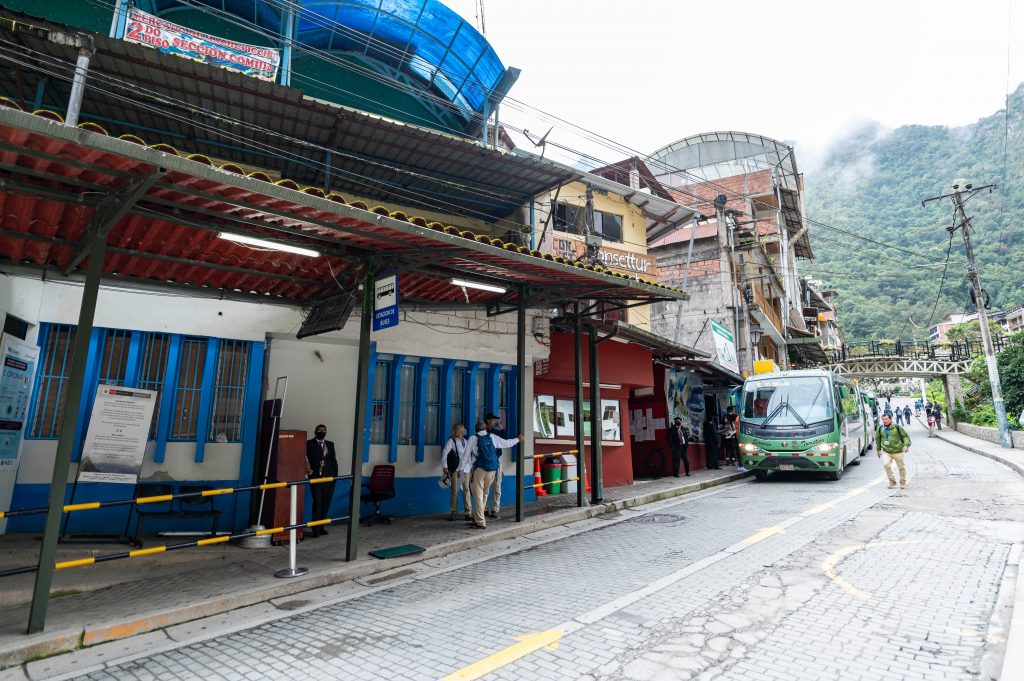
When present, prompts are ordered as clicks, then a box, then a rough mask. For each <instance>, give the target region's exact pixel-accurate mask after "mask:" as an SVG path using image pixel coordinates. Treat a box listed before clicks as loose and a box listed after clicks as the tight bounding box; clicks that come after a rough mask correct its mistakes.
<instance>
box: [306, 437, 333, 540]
mask: <svg viewBox="0 0 1024 681" xmlns="http://www.w3.org/2000/svg"><path fill="white" fill-rule="evenodd" d="M313 433H314V438H313V439H312V440H307V441H306V477H309V478H328V477H337V475H338V457H337V455H336V454H335V452H334V443H333V442H331V441H330V440H328V439H327V426H325V425H324V424H322V423H321V424H320V425H318V426H317V427H316V428H315V429H314V430H313ZM334 485H335V483H334V481H331V482H320V483H317V484H315V485H310V486H309V491H310V494H312V495H313V511H312V516H313V520H323V519H325V518H329V517H330V515H329V514H330V511H331V499H332V498H333V497H334ZM325 534H327V530H326V529H324V527H323V526H320V527H314V528H312V529H311V530H310V531H309V534H308V535H307V536H308V537H310V538H313V539H315V538H316V537H319V536H322V535H325Z"/></svg>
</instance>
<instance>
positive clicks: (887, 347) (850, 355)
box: [826, 336, 1009, 362]
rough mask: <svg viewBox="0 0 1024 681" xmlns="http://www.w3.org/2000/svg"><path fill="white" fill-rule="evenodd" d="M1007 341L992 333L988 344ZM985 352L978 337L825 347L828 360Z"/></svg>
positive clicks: (1001, 344) (958, 355) (997, 345)
mask: <svg viewBox="0 0 1024 681" xmlns="http://www.w3.org/2000/svg"><path fill="white" fill-rule="evenodd" d="M1008 343H1009V337H1008V336H993V337H992V345H993V346H994V347H995V351H996V352H999V351H1000V350H1002V349H1003V348H1005V347H1006V346H1007V344H1008ZM984 354H985V348H984V346H983V345H982V342H981V339H980V338H969V339H966V340H960V341H952V342H949V341H945V342H944V341H938V342H931V341H904V340H898V341H866V342H863V343H847V344H845V345H843V346H842V347H840V348H838V349H832V350H826V355H827V356H828V358H829V361H831V362H843V361H846V360H856V359H865V358H871V357H898V358H904V359H916V358H920V359H950V360H953V361H955V362H959V361H963V360H968V359H971V358H972V357H979V356H981V355H984Z"/></svg>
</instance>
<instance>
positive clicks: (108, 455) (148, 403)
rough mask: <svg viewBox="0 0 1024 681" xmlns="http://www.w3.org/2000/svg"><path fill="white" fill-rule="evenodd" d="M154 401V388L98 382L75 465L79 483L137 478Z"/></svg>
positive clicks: (129, 482)
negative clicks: (79, 456) (77, 465)
mask: <svg viewBox="0 0 1024 681" xmlns="http://www.w3.org/2000/svg"><path fill="white" fill-rule="evenodd" d="M154 404H156V391H155V390H142V389H139V388H121V387H118V386H116V385H100V386H99V387H97V388H96V401H95V402H94V403H93V408H92V417H91V418H90V419H89V430H88V432H87V433H86V436H85V447H84V448H83V449H82V463H81V465H80V466H79V468H78V481H79V482H113V483H119V484H126V485H134V484H135V483H136V482H138V480H139V471H141V470H142V459H143V457H144V456H145V454H146V442H147V440H148V439H149V424H150V422H152V420H153V406H154Z"/></svg>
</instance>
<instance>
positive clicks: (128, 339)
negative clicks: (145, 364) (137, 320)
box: [99, 329, 132, 386]
mask: <svg viewBox="0 0 1024 681" xmlns="http://www.w3.org/2000/svg"><path fill="white" fill-rule="evenodd" d="M131 343H132V332H131V331H125V330H123V329H107V330H106V331H104V332H103V355H102V356H101V357H100V366H99V383H100V384H106V385H122V386H123V385H124V380H125V377H126V376H127V374H128V347H129V346H130V345H131Z"/></svg>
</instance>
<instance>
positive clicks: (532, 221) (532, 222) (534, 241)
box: [530, 196, 537, 251]
mask: <svg viewBox="0 0 1024 681" xmlns="http://www.w3.org/2000/svg"><path fill="white" fill-rule="evenodd" d="M536 198H537V197H535V196H531V197H530V250H531V251H532V250H534V249H536V248H537V245H536V244H537V231H536V230H537V216H536V207H537V201H536Z"/></svg>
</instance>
